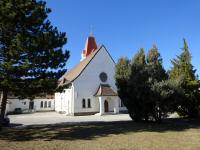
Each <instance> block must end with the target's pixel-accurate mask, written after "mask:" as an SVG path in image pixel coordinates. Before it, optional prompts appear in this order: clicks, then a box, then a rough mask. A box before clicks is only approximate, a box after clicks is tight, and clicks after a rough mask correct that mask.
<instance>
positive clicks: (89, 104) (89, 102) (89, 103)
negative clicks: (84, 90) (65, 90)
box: [87, 98, 91, 108]
mask: <svg viewBox="0 0 200 150" xmlns="http://www.w3.org/2000/svg"><path fill="white" fill-rule="evenodd" d="M87 104H88V108H91V101H90V99H89V98H88V103H87Z"/></svg>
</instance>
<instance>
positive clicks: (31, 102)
mask: <svg viewBox="0 0 200 150" xmlns="http://www.w3.org/2000/svg"><path fill="white" fill-rule="evenodd" d="M33 107H34V102H33V101H30V102H29V109H33Z"/></svg>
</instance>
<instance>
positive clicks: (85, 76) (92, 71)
mask: <svg viewBox="0 0 200 150" xmlns="http://www.w3.org/2000/svg"><path fill="white" fill-rule="evenodd" d="M101 72H105V73H106V74H107V76H108V79H107V81H106V82H102V81H101V80H100V78H99V75H100V73H101ZM114 75H115V63H114V62H113V60H112V59H111V57H110V56H109V54H108V53H107V51H106V50H105V48H104V47H102V49H101V50H99V52H98V53H97V54H96V56H95V57H94V58H93V59H92V61H91V62H90V63H89V65H88V66H87V67H86V68H85V70H84V71H83V72H82V74H81V75H80V76H79V77H78V78H77V79H76V80H75V81H74V82H73V84H74V90H75V93H76V95H77V97H75V99H74V104H75V106H74V112H75V113H76V112H99V101H98V98H96V97H94V96H93V95H94V94H95V93H96V91H97V89H98V87H99V85H100V84H109V85H110V86H111V87H112V88H113V89H114V90H115V91H116V86H115V80H114ZM83 98H84V99H86V100H87V99H88V98H89V99H91V108H82V99H83ZM113 98H114V97H113ZM115 100H117V101H118V98H117V97H116V98H115ZM109 103H110V105H109V107H112V106H114V105H115V104H114V100H111V101H109ZM86 105H87V103H86ZM110 110H112V109H111V108H110Z"/></svg>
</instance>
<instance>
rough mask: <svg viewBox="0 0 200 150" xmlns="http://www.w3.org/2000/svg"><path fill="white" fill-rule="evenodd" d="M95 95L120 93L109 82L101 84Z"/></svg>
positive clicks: (115, 94)
mask: <svg viewBox="0 0 200 150" xmlns="http://www.w3.org/2000/svg"><path fill="white" fill-rule="evenodd" d="M94 96H118V94H117V93H116V92H115V91H114V90H113V89H112V88H111V87H110V85H108V84H100V86H99V88H98V90H97V92H96V93H95V95H94Z"/></svg>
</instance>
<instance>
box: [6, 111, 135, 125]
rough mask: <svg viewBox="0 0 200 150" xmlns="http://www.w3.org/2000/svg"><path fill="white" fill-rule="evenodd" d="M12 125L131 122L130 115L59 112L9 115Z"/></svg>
mask: <svg viewBox="0 0 200 150" xmlns="http://www.w3.org/2000/svg"><path fill="white" fill-rule="evenodd" d="M9 118H10V123H11V124H15V125H23V126H26V125H46V124H60V123H65V124H76V123H86V122H114V121H129V120H131V119H130V117H129V115H128V114H117V115H113V114H106V115H103V116H97V115H90V116H66V115H64V114H59V113H57V112H37V113H32V114H19V115H9Z"/></svg>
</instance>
